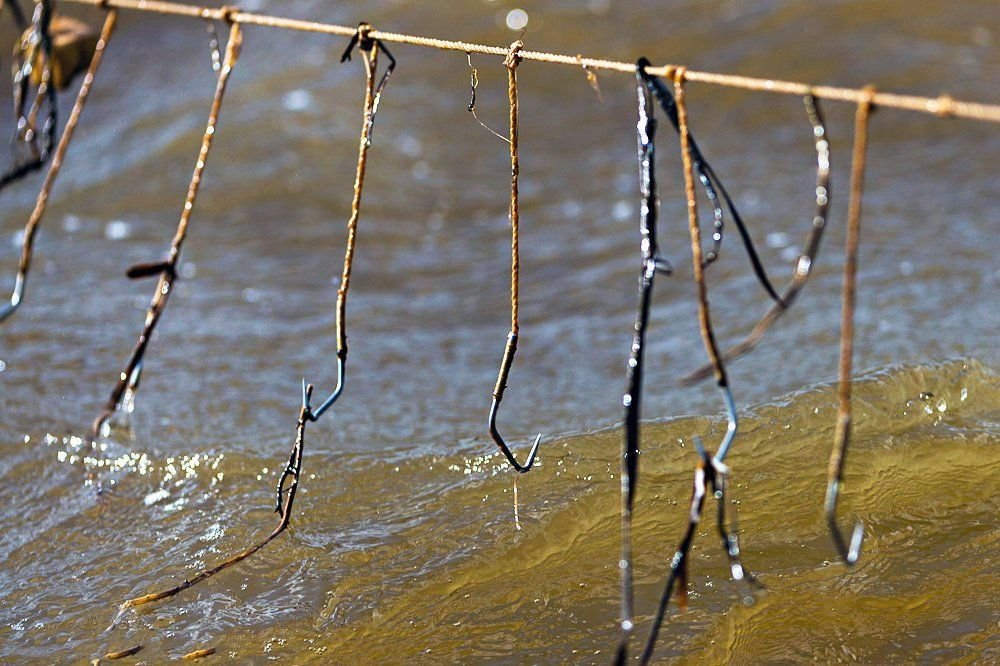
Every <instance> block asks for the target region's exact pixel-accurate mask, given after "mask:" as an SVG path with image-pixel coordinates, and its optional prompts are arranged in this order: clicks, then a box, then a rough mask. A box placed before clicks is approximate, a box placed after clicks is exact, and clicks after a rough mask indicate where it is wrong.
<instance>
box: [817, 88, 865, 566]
mask: <svg viewBox="0 0 1000 666" xmlns="http://www.w3.org/2000/svg"><path fill="white" fill-rule="evenodd" d="M874 96H875V88H874V87H872V86H868V87H866V88H865V96H864V97H863V98H862V100H861V101H860V102H858V106H857V109H856V110H855V114H854V147H853V150H852V154H851V198H850V202H849V204H848V207H847V238H846V240H845V242H844V277H843V287H842V289H841V291H842V294H841V298H842V302H841V321H840V361H839V364H838V370H837V377H838V378H837V394H838V402H839V406H838V409H837V428H836V431H835V434H834V439H833V450H832V451H831V452H830V465H829V467H828V468H827V485H826V500H825V502H824V505H823V509H824V514H825V517H826V524H827V527H828V528H829V530H830V536H831V538H832V539H833V544H834V546H835V547H836V548H837V552H838V554H839V555H840V557H841V559H843V560H844V563H845V564H847V566H852V565H854V564H855V563H856V562H857V561H858V558H859V557H860V556H861V542H862V540H863V539H864V536H865V527H864V524H863V523H862V522H861V521H858V522H857V523H855V525H854V530H853V532H852V533H851V538H850V541H848V540H847V539H845V538H844V535H843V534H842V533H841V531H840V527H838V526H837V501H838V500H839V498H840V488H841V486H842V485H843V483H844V468H845V465H846V463H847V448H848V446H849V444H850V442H851V426H852V407H851V371H852V365H853V360H854V309H855V305H856V300H857V274H858V245H859V243H860V239H861V203H862V197H863V194H864V181H865V162H866V151H867V150H868V121H869V119H870V118H871V113H872V110H873V108H874V107H873V104H872V99H873V97H874Z"/></svg>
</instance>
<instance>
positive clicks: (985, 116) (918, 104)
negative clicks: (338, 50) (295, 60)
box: [62, 0, 1000, 123]
mask: <svg viewBox="0 0 1000 666" xmlns="http://www.w3.org/2000/svg"><path fill="white" fill-rule="evenodd" d="M62 1H63V2H71V3H75V4H81V5H93V6H97V7H117V8H119V9H132V10H137V11H143V12H152V13H156V14H168V15H174V16H188V17H193V18H201V19H213V20H226V19H228V20H231V21H235V22H237V23H241V24H243V25H258V26H264V27H269V28H284V29H286V30H298V31H302V32H316V33H322V34H327V35H341V36H345V37H348V36H351V35H353V34H354V33H355V32H356V31H357V29H356V28H354V27H350V26H342V25H333V24H330V23H319V22H317V21H304V20H300V19H291V18H284V17H280V16H270V15H267V14H255V13H252V12H244V11H240V10H238V9H234V8H223V9H213V8H209V7H196V6H193V5H184V4H180V3H176V2H166V1H160V0H62ZM370 35H371V36H372V37H375V38H377V39H381V40H383V41H386V42H393V43H397V44H411V45H414V46H425V47H430V48H436V49H441V50H445V51H461V52H463V53H464V52H470V53H483V54H487V55H495V56H500V57H506V56H507V52H508V51H509V48H508V47H506V46H488V45H485V44H475V43H471V42H460V41H454V40H448V39H435V38H432V37H421V36H417V35H406V34H401V33H396V32H384V31H382V30H373V31H372V32H371V33H370ZM520 56H521V58H522V59H523V60H534V61H537V62H549V63H556V64H560V65H572V66H574V67H584V66H585V67H587V68H589V69H601V70H609V71H616V72H627V73H630V74H631V73H633V72H635V65H634V64H632V63H628V62H621V61H618V60H603V59H599V58H582V57H579V56H570V55H563V54H559V53H547V52H545V51H521V52H520ZM676 68H677V66H674V65H667V66H662V67H647V68H646V71H647V72H649V73H650V74H656V75H658V76H669V75H670V74H671V73H672V72H673V71H674V70H675V69H676ZM686 79H687V80H688V81H694V82H698V83H707V84H710V85H717V86H724V87H727V88H741V89H744V90H753V91H758V92H770V93H777V94H782V95H805V94H807V93H811V94H812V95H813V96H815V97H820V98H823V99H827V100H832V101H838V102H850V103H853V104H858V103H860V102H861V101H863V100H864V99H867V98H866V93H865V91H863V90H860V89H857V88H838V87H834V86H819V85H810V84H808V83H797V82H794V81H781V80H775V79H761V78H754V77H749V76H737V75H733V74H717V73H712V72H699V71H696V70H690V69H689V70H687V71H686ZM870 99H871V101H872V103H873V104H874V105H875V106H879V107H886V108H893V109H904V110H907V111H917V112H920V113H929V114H933V115H937V116H953V117H957V118H968V119H971V120H983V121H987V122H994V123H996V122H1000V105H997V104H983V103H980V102H966V101H962V100H957V99H953V98H952V97H951V96H950V95H946V94H942V95H939V96H938V97H922V96H919V95H900V94H897V93H887V92H876V93H875V94H874V96H872V97H871V98H870Z"/></svg>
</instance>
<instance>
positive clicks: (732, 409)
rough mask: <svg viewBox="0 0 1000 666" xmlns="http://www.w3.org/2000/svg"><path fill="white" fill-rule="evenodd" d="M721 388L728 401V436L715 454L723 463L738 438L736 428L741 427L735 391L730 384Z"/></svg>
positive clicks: (725, 399) (720, 462) (725, 400)
mask: <svg viewBox="0 0 1000 666" xmlns="http://www.w3.org/2000/svg"><path fill="white" fill-rule="evenodd" d="M719 390H720V391H722V400H723V402H725V403H726V421H727V425H726V436H725V437H723V438H722V443H721V444H719V452H718V453H716V454H715V458H714V460H715V462H716V463H719V464H722V461H724V460H725V459H726V455H727V454H728V453H729V447H730V446H732V445H733V440H734V439H736V430H737V429H738V427H739V423H740V422H739V419H738V418H737V416H736V402H735V401H734V400H733V392H732V391H731V390H730V389H729V384H726V385H724V386H720V387H719Z"/></svg>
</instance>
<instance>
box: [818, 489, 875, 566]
mask: <svg viewBox="0 0 1000 666" xmlns="http://www.w3.org/2000/svg"><path fill="white" fill-rule="evenodd" d="M839 495H840V479H833V480H832V481H830V483H829V484H828V485H827V487H826V502H825V503H824V513H825V514H826V525H827V527H828V528H829V529H830V536H831V538H832V539H833V544H834V546H836V548H837V552H838V553H839V554H840V557H841V558H843V560H844V563H845V564H846V565H847V566H853V565H854V564H855V563H856V562H857V561H858V558H860V557H861V542H862V541H864V538H865V524H864V523H862V522H861V521H860V520H859V521H858V522H857V523H855V524H854V530H853V531H852V532H851V541H850V544H848V543H847V541H846V540H845V539H844V535H843V534H842V533H841V531H840V527H839V526H838V525H837V499H838V497H839Z"/></svg>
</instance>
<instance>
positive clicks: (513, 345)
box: [489, 333, 542, 474]
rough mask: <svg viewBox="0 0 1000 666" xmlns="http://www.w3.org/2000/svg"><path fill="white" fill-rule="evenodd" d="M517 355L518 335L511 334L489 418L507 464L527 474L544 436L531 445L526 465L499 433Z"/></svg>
mask: <svg viewBox="0 0 1000 666" xmlns="http://www.w3.org/2000/svg"><path fill="white" fill-rule="evenodd" d="M516 353H517V334H515V333H511V334H509V335H508V336H507V346H506V347H505V348H504V352H503V360H502V361H501V362H500V375H499V376H498V377H497V383H496V386H495V387H494V388H493V402H492V404H490V417H489V428H490V437H492V438H493V441H494V442H496V445H497V446H498V447H499V448H500V452H501V453H503V455H504V457H505V458H506V459H507V462H509V463H510V466H511V467H513V468H514V469H515V470H517V471H518V472H519V473H521V474H524V473H525V472H529V471H531V468H532V466H533V465H534V464H535V456H536V455H537V454H538V444H539V443H540V442H541V440H542V435H541V433H539V434H538V435H537V436H535V442H534V444H532V445H531V450H530V451H528V459H527V460H526V461H525V462H524V464H523V465H522V464H520V463H519V462H517V459H516V458H514V454H513V453H511V452H510V448H509V447H508V446H507V443H506V442H505V441H503V437H501V436H500V433H499V432H498V431H497V412H498V411H499V409H500V401H501V400H503V392H504V390H505V389H506V388H507V376H508V375H509V374H510V366H511V365H513V363H514V354H516Z"/></svg>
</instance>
